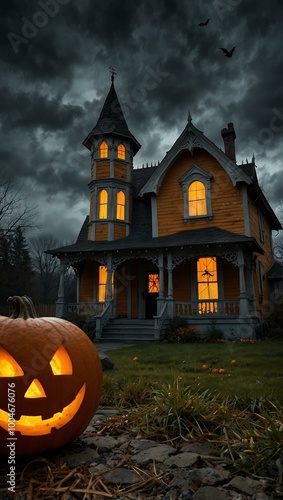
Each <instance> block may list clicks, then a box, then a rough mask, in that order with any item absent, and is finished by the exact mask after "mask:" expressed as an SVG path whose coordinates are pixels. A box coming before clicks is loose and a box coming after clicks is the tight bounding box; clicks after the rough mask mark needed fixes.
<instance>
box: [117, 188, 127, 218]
mask: <svg viewBox="0 0 283 500" xmlns="http://www.w3.org/2000/svg"><path fill="white" fill-rule="evenodd" d="M125 205H126V196H125V193H124V191H118V193H117V205H116V206H117V208H116V218H117V219H120V220H125Z"/></svg>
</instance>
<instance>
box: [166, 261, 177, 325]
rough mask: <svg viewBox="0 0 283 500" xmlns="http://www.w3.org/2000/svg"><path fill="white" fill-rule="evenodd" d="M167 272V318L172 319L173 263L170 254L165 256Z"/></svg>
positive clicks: (173, 314) (173, 311) (173, 312)
mask: <svg viewBox="0 0 283 500" xmlns="http://www.w3.org/2000/svg"><path fill="white" fill-rule="evenodd" d="M167 271H168V297H167V301H168V318H173V317H174V316H175V310H174V297H173V263H172V254H171V253H168V255H167Z"/></svg>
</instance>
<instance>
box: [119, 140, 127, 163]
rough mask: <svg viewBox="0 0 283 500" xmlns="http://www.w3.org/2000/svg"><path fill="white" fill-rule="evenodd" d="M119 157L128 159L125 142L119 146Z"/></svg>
mask: <svg viewBox="0 0 283 500" xmlns="http://www.w3.org/2000/svg"><path fill="white" fill-rule="evenodd" d="M118 158H119V159H120V160H125V159H126V148H125V146H124V144H119V146H118Z"/></svg>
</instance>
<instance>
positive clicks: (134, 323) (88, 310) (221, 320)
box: [64, 298, 258, 342]
mask: <svg viewBox="0 0 283 500" xmlns="http://www.w3.org/2000/svg"><path fill="white" fill-rule="evenodd" d="M245 300H246V299H245ZM156 301H157V311H158V312H157V314H156V315H155V316H153V318H152V319H133V318H128V317H116V316H115V304H114V301H112V300H111V301H108V302H103V303H101V302H81V303H66V304H64V316H65V317H66V316H67V315H68V314H80V315H85V316H86V318H87V320H88V323H89V324H92V325H93V331H94V332H95V333H94V337H93V338H95V339H96V340H98V341H124V342H125V341H126V342H130V341H154V340H155V341H156V340H162V339H163V338H164V335H165V332H166V329H167V328H168V326H169V325H170V321H171V319H173V318H174V317H176V316H178V317H181V318H184V319H186V320H187V323H188V325H190V326H193V327H195V328H197V331H198V333H199V335H200V336H201V337H202V336H203V337H204V336H205V334H206V333H207V331H208V329H209V328H211V326H212V325H215V324H216V325H217V328H219V329H221V330H222V331H223V333H224V334H225V338H226V339H230V340H235V339H240V338H248V337H252V336H253V334H254V327H255V325H256V324H257V323H258V322H257V319H256V318H254V317H252V315H251V316H250V317H241V315H240V310H241V300H240V299H239V300H197V301H190V302H185V301H175V300H174V299H168V298H167V299H160V298H157V299H156ZM248 307H249V304H248V301H247V304H245V307H244V310H247V309H248ZM242 309H243V300H242ZM250 312H252V311H250Z"/></svg>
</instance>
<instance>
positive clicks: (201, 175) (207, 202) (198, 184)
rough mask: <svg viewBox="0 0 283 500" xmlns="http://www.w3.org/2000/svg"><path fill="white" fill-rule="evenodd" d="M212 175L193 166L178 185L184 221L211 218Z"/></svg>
mask: <svg viewBox="0 0 283 500" xmlns="http://www.w3.org/2000/svg"><path fill="white" fill-rule="evenodd" d="M212 179H213V177H212V175H210V174H209V173H207V172H206V171H205V170H203V169H202V168H200V167H198V166H197V165H193V166H192V167H191V168H190V169H189V170H188V171H187V172H186V173H185V174H184V175H182V177H181V178H180V179H179V183H180V184H181V186H182V189H183V193H184V220H185V221H186V220H190V219H196V218H200V217H212V210H211V193H210V188H211V180H212Z"/></svg>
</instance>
